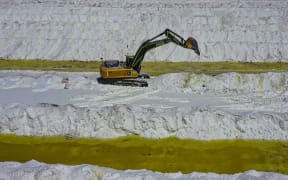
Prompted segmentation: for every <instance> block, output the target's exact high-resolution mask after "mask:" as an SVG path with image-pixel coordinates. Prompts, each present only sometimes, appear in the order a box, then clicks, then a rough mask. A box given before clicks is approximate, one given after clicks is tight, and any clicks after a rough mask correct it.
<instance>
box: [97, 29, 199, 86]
mask: <svg viewBox="0 0 288 180" xmlns="http://www.w3.org/2000/svg"><path fill="white" fill-rule="evenodd" d="M163 35H165V38H163V39H159V37H161V36H163ZM170 42H173V43H175V44H176V45H179V46H182V47H183V48H188V49H191V50H193V51H194V52H195V53H196V54H197V55H200V51H199V49H198V43H197V41H196V40H195V39H194V38H193V37H188V39H187V40H184V39H183V38H182V37H181V36H179V35H178V34H176V33H175V32H173V31H171V30H170V29H166V30H165V31H164V32H162V33H160V34H159V35H157V36H155V37H153V38H151V39H148V40H146V41H144V42H143V43H142V44H141V45H140V47H139V48H138V50H137V51H136V54H135V55H134V56H126V61H125V62H121V61H118V60H111V61H104V62H103V63H102V64H101V65H100V74H101V77H100V78H98V82H99V83H102V84H112V85H128V86H140V87H143V86H144V87H145V86H148V83H147V82H146V81H143V80H138V79H136V78H139V77H141V78H149V75H147V74H140V72H141V63H142V61H143V59H144V56H145V54H146V52H148V51H149V50H151V49H154V48H157V47H159V46H162V45H165V44H167V43H170Z"/></svg>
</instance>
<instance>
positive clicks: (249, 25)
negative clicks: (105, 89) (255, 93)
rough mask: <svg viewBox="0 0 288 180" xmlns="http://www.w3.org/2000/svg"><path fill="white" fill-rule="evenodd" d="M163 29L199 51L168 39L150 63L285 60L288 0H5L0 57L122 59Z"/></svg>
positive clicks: (150, 56) (0, 19)
mask: <svg viewBox="0 0 288 180" xmlns="http://www.w3.org/2000/svg"><path fill="white" fill-rule="evenodd" d="M166 28H170V29H172V30H173V31H175V32H177V33H178V34H180V35H181V36H183V37H184V38H187V37H188V36H193V37H195V38H196V39H197V40H198V42H199V46H200V51H201V53H202V54H201V57H200V58H199V57H197V56H196V55H195V54H194V53H193V52H192V51H189V50H186V49H183V48H180V47H176V46H175V45H171V44H169V45H166V46H164V47H160V48H158V49H155V50H153V51H151V52H149V53H148V54H147V56H146V58H145V61H149V60H150V61H151V60H152V61H153V60H161V61H248V62H250V61H283V62H284V61H286V62H287V61H288V51H287V49H288V1H287V0H205V1H202V0H178V1H175V0H165V1H162V0H153V1H151V0H86V1H84V0H77V1H76V0H71V1H65V0H38V1H34V0H21V1H19V0H14V1H12V0H1V1H0V57H2V58H23V59H34V58H41V59H54V60H60V59H67V60H72V59H77V60H99V59H100V58H101V57H102V58H104V59H121V60H124V59H125V55H126V54H134V53H135V51H136V50H137V48H138V47H139V45H140V44H141V42H143V40H145V39H148V38H151V37H153V36H155V35H157V34H158V33H160V32H162V31H163V30H164V29H166Z"/></svg>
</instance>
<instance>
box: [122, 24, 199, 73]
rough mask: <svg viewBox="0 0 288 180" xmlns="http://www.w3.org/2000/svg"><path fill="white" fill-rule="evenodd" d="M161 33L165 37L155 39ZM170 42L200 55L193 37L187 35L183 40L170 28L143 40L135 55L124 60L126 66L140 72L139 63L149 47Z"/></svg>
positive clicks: (152, 47)
mask: <svg viewBox="0 0 288 180" xmlns="http://www.w3.org/2000/svg"><path fill="white" fill-rule="evenodd" d="M163 35H165V38H163V39H159V40H157V39H158V38H159V37H161V36H163ZM170 42H173V43H175V44H177V45H179V46H182V47H184V48H188V49H192V50H194V52H195V53H196V54H197V55H200V51H199V49H198V43H197V41H196V40H195V39H194V38H193V37H189V38H188V39H187V40H186V41H185V40H184V39H183V38H182V37H181V36H179V35H178V34H176V33H175V32H173V31H171V30H170V29H166V30H165V31H164V32H162V33H160V34H159V35H157V36H155V37H153V38H151V39H148V40H146V41H145V42H143V43H142V44H141V46H140V47H139V48H138V50H137V51H136V54H135V56H132V57H130V58H128V59H127V60H126V63H127V66H130V67H132V68H133V69H134V70H135V71H137V72H138V73H140V71H141V63H142V61H143V59H144V56H145V54H146V53H147V52H148V51H149V50H151V49H154V48H157V47H160V46H162V45H165V44H167V43H170Z"/></svg>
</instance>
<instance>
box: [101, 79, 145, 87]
mask: <svg viewBox="0 0 288 180" xmlns="http://www.w3.org/2000/svg"><path fill="white" fill-rule="evenodd" d="M97 81H98V83H100V84H108V85H117V86H132V87H148V83H147V82H146V81H144V80H138V79H104V78H101V77H99V78H97Z"/></svg>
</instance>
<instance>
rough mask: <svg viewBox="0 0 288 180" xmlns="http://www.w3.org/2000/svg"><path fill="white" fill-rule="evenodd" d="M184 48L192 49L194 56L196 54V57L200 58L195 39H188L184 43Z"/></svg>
mask: <svg viewBox="0 0 288 180" xmlns="http://www.w3.org/2000/svg"><path fill="white" fill-rule="evenodd" d="M184 47H185V48H188V49H192V50H194V52H195V53H196V54H198V56H200V51H199V48H198V43H197V41H196V39H194V38H193V37H188V38H187V40H186V41H185V43H184Z"/></svg>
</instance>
